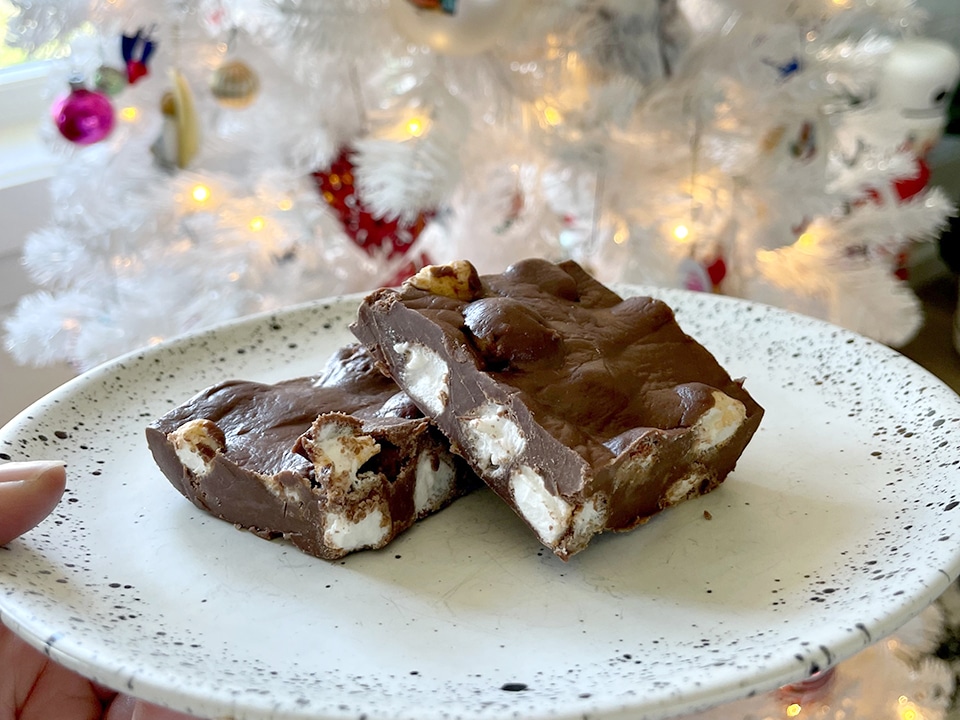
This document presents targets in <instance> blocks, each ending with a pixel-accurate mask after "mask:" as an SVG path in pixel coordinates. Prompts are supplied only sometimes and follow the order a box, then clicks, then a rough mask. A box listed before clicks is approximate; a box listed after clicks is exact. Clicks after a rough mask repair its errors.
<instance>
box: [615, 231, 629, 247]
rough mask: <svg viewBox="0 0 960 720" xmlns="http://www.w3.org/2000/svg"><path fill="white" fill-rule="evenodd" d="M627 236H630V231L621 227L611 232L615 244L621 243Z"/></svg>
mask: <svg viewBox="0 0 960 720" xmlns="http://www.w3.org/2000/svg"><path fill="white" fill-rule="evenodd" d="M629 237H630V233H628V232H627V231H626V230H624V229H623V228H620V229H619V230H617V231H616V232H615V233H614V234H613V241H614V242H615V243H616V244H617V245H623V244H624V243H625V242H626V241H627V239H628V238H629Z"/></svg>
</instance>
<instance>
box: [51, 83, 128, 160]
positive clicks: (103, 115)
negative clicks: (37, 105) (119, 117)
mask: <svg viewBox="0 0 960 720" xmlns="http://www.w3.org/2000/svg"><path fill="white" fill-rule="evenodd" d="M51 114H52V115H53V121H54V123H56V126H57V130H59V131H60V134H61V135H63V137H65V138H66V139H67V140H69V141H70V142H72V143H76V144H77V145H92V144H93V143H96V142H100V141H101V140H103V139H104V138H105V137H107V135H109V134H110V132H111V131H112V130H113V125H114V120H115V117H114V113H113V105H111V104H110V99H109V98H108V97H107V96H106V95H104V94H103V93H100V92H96V91H93V90H87V89H86V88H85V87H84V86H83V83H82V82H80V81H79V80H72V81H71V82H70V93H69V94H68V95H66V96H64V97H62V98H60V99H59V100H58V101H57V102H56V103H54V105H53V108H52V109H51Z"/></svg>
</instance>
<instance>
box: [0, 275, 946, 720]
mask: <svg viewBox="0 0 960 720" xmlns="http://www.w3.org/2000/svg"><path fill="white" fill-rule="evenodd" d="M651 292H652V293H653V294H657V295H660V296H661V297H663V298H664V299H666V300H667V301H668V302H669V303H670V304H671V305H672V306H673V307H674V308H675V309H676V311H677V316H678V319H679V320H680V323H681V325H682V326H683V327H684V328H685V329H686V330H687V332H689V333H690V334H692V335H693V336H694V337H696V338H697V339H698V340H700V341H701V342H702V343H704V344H705V345H706V346H707V347H708V348H710V349H711V350H712V351H713V352H714V353H715V354H716V355H717V357H718V359H719V360H720V361H721V363H722V364H723V365H725V366H726V367H727V368H728V370H729V371H730V372H731V374H732V375H734V376H743V377H745V378H746V379H747V382H746V384H747V387H748V389H749V390H750V391H751V392H752V393H753V394H754V396H755V397H756V398H757V399H758V400H759V402H760V403H761V404H762V405H764V406H765V407H766V410H767V414H766V417H765V418H764V421H763V424H762V426H761V428H760V430H759V432H758V433H757V435H756V436H755V438H754V440H753V442H752V444H751V445H750V446H749V447H748V448H747V450H746V452H745V454H744V456H743V457H742V459H741V461H740V464H739V466H738V467H737V469H736V471H735V472H734V473H733V474H732V475H731V476H730V477H729V479H728V480H727V482H726V483H725V484H724V485H723V486H722V487H721V488H720V489H718V490H717V491H715V492H714V493H712V494H710V495H709V496H707V497H704V498H700V499H697V500H694V501H691V502H688V503H686V504H684V505H681V506H679V507H676V508H674V509H671V510H669V511H667V512H665V513H663V514H661V515H660V516H658V517H657V518H655V519H653V520H652V521H651V522H649V523H648V524H647V525H645V526H643V527H641V528H640V529H638V530H637V531H635V532H633V533H629V534H624V535H612V536H604V537H601V538H599V539H597V540H596V541H595V542H594V543H593V544H592V545H591V546H590V547H589V548H588V549H587V550H586V551H584V552H583V553H581V554H580V555H577V556H575V557H574V558H573V559H572V560H571V561H570V562H568V563H563V562H561V561H560V560H558V559H557V558H555V557H554V556H553V555H551V554H550V553H549V552H546V551H544V550H543V549H542V548H541V547H540V546H539V545H538V543H537V542H536V540H535V539H534V538H533V536H532V534H531V533H530V532H528V531H527V530H526V528H525V527H523V526H522V525H521V523H520V522H519V520H517V518H515V517H514V516H513V515H512V514H511V513H510V511H509V510H507V509H506V507H504V506H502V504H501V503H500V502H499V501H497V500H496V498H494V497H493V496H492V494H490V493H489V492H486V491H480V492H478V493H476V494H474V495H472V496H470V497H467V498H465V499H463V500H461V501H458V502H457V503H455V504H454V505H453V506H452V507H450V508H448V509H447V510H445V511H444V512H442V513H440V514H438V515H436V516H434V517H432V518H430V519H428V520H426V521H425V522H423V523H421V524H420V525H418V526H417V527H415V528H414V529H413V530H411V531H410V532H408V533H407V534H406V535H404V536H403V537H401V538H400V539H399V540H398V541H396V542H395V543H393V544H392V545H391V546H389V547H388V548H386V549H385V550H383V551H379V552H368V553H361V554H357V555H353V556H350V557H348V558H346V559H345V560H343V561H340V562H336V563H328V562H325V561H323V560H318V559H315V558H312V557H309V556H307V555H304V554H302V553H300V552H298V551H297V550H295V549H294V548H293V547H292V546H290V545H288V544H286V543H284V542H283V541H274V542H266V541H263V540H261V539H259V538H256V537H254V536H253V535H251V534H248V533H244V532H241V531H238V530H236V529H234V528H233V527H232V526H231V525H229V524H227V523H224V522H220V521H218V520H216V519H213V518H211V517H208V516H206V515H205V514H203V513H202V512H200V511H199V510H197V509H196V508H194V507H193V506H192V505H191V504H190V503H188V502H187V501H186V500H185V499H184V498H183V497H181V496H180V495H179V494H178V493H177V492H176V491H175V490H174V489H173V488H172V487H171V486H170V485H169V484H168V483H167V481H166V480H165V479H164V477H163V476H162V475H161V474H160V472H159V471H158V470H157V469H156V467H155V466H154V464H153V462H152V460H151V457H150V454H149V452H148V450H147V447H146V443H145V441H144V433H143V429H144V426H145V425H146V424H147V423H149V422H150V421H151V420H152V419H153V418H155V417H157V416H159V415H160V414H162V413H163V412H165V411H166V410H168V409H170V408H171V407H173V406H174V405H176V404H179V403H180V402H182V401H183V400H185V399H186V398H187V397H188V396H190V395H191V394H193V393H194V392H195V391H197V390H200V389H201V388H203V387H205V386H207V385H210V384H213V383H215V382H218V381H220V380H223V379H226V378H228V377H238V378H247V379H255V380H261V381H268V382H269V381H277V380H281V379H285V378H289V377H293V376H297V375H305V374H309V373H312V372H314V371H316V370H317V369H318V368H319V367H321V365H322V364H323V362H324V361H325V359H326V357H327V356H328V355H329V354H330V353H331V352H332V351H333V350H334V349H335V348H336V347H338V346H339V345H340V344H342V343H344V342H346V341H348V340H350V333H349V332H348V330H347V324H348V323H349V322H350V321H351V320H352V318H353V314H354V310H355V307H356V304H357V299H356V298H348V299H336V300H330V301H327V302H321V303H317V304H312V305H309V306H305V307H299V308H293V309H290V310H288V311H284V312H279V313H276V314H273V315H268V316H261V317H256V318H253V319H249V320H245V321H241V322H239V323H235V324H231V325H228V326H224V327H222V328H219V329H216V330H213V331H211V332H207V333H204V334H200V335H197V336H193V337H188V338H185V339H181V340H177V341H172V342H170V343H168V344H165V345H160V346H157V347H155V348H152V349H150V350H146V351H144V352H141V353H136V354H133V355H130V356H127V357H124V358H122V359H120V360H118V361H116V362H112V363H110V364H107V365H105V366H103V367H100V368H98V369H96V370H94V371H92V372H90V373H87V374H86V375H84V376H82V377H80V378H78V379H77V380H75V381H73V382H71V383H69V384H67V385H65V386H63V387H62V388H60V389H59V390H57V391H56V392H54V393H52V394H51V395H49V396H47V397H46V398H45V399H43V400H41V401H40V402H39V403H37V404H36V405H34V406H33V407H31V408H29V409H28V410H26V411H25V412H24V413H22V414H21V415H19V416H18V417H17V418H16V419H15V420H14V421H13V422H11V423H10V424H9V425H7V426H6V427H5V428H4V429H3V430H2V431H0V453H2V459H4V460H28V459H40V458H63V459H65V460H66V461H67V462H68V463H69V467H68V470H69V484H68V489H67V492H66V495H65V497H64V499H63V502H62V503H61V504H60V506H59V507H58V508H57V510H56V511H55V512H54V513H53V515H51V516H50V517H49V518H48V519H47V520H46V521H44V522H43V523H42V524H41V525H40V526H39V527H37V528H36V529H35V530H34V531H31V532H30V533H28V534H27V535H25V536H24V537H23V538H21V539H19V540H17V541H14V542H13V543H11V544H10V545H9V546H8V547H7V548H6V549H0V613H2V618H3V621H4V622H5V623H7V624H9V625H10V626H11V627H12V628H13V629H14V630H15V631H16V632H18V633H19V634H20V635H22V636H23V637H25V638H26V639H27V640H28V641H29V642H31V643H32V644H34V645H35V646H37V647H39V648H42V649H43V650H44V651H45V652H47V653H49V654H50V655H51V656H52V657H53V658H55V659H56V660H58V661H60V662H62V663H64V664H66V665H68V666H69V667H71V668H74V669H76V670H78V671H80V672H82V673H85V674H87V675H89V676H91V677H93V678H95V679H96V680H98V681H100V682H104V683H106V684H108V685H111V686H113V687H116V688H119V689H122V690H124V691H126V692H129V693H132V694H135V695H139V696H141V697H144V698H147V699H149V700H153V701H156V702H160V703H162V704H165V705H168V706H171V707H173V708H176V709H179V710H185V711H192V712H194V713H197V714H201V715H208V716H217V717H222V716H229V717H235V718H258V719H265V718H397V719H409V720H430V719H440V718H475V719H482V718H500V717H506V716H516V717H524V718H584V717H595V718H599V717H603V718H626V717H631V718H637V717H645V718H654V717H662V716H667V715H672V714H677V713H682V712H686V711H692V710H695V709H698V708H702V707H705V706H708V705H711V704H715V703H718V702H722V701H724V700H729V699H734V698H738V697H742V696H746V695H747V694H749V693H751V692H754V691H762V690H766V689H771V688H774V687H776V686H778V685H780V684H783V683H786V682H790V681H796V680H798V679H801V678H804V677H806V676H808V675H809V674H811V673H813V672H816V671H817V670H822V669H824V668H826V667H828V666H830V665H831V664H834V663H836V662H838V661H839V660H841V659H843V658H844V657H847V656H849V655H852V654H853V653H855V652H856V651H857V650H859V649H861V648H863V647H864V646H866V645H868V644H869V643H872V642H874V641H876V640H877V639H878V638H880V637H882V636H883V635H885V634H887V633H889V632H892V631H893V630H895V629H896V628H897V627H898V626H900V625H901V624H902V623H903V622H905V621H906V620H908V619H909V618H910V617H912V616H913V615H915V614H916V613H918V612H919V611H920V610H921V609H923V608H924V607H925V606H926V605H927V604H928V603H930V602H931V601H932V600H933V599H934V598H935V597H936V596H937V595H938V594H939V593H941V592H942V591H943V590H944V589H945V588H946V587H947V585H948V583H950V582H951V580H952V579H954V578H955V577H956V576H957V573H958V570H960V562H958V556H960V509H958V508H957V506H958V502H960V497H958V493H960V490H958V488H960V465H958V458H960V449H958V442H957V439H958V437H960V398H958V396H957V395H956V394H954V393H953V392H952V391H951V390H949V389H948V388H946V387H945V386H944V385H943V384H941V383H940V382H939V381H938V380H937V379H935V378H934V377H933V376H931V375H929V374H928V373H927V372H926V371H924V370H922V369H920V368H918V367H917V366H916V365H914V364H912V363H911V362H910V361H908V360H906V359H904V358H903V357H902V356H900V355H899V354H897V353H895V352H893V351H891V350H889V349H887V348H885V347H883V346H881V345H878V344H876V343H872V342H870V341H867V340H864V339H862V338H860V337H858V336H855V335H853V334H850V333H847V332H845V331H843V330H839V329H837V328H835V327H832V326H829V325H826V324H823V323H821V322H818V321H816V320H811V319H807V318H804V317H800V316H796V315H792V314H788V313H786V312H783V311H780V310H776V309H772V308H769V307H765V306H759V305H754V304H750V303H746V302H741V301H736V300H731V299H728V298H722V297H717V296H713V295H706V294H690V293H685V292H681V291H651Z"/></svg>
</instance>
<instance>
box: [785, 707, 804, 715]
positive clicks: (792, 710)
mask: <svg viewBox="0 0 960 720" xmlns="http://www.w3.org/2000/svg"><path fill="white" fill-rule="evenodd" d="M802 711H803V707H801V706H800V704H799V703H793V704H791V705H787V709H786V711H785V712H786V713H787V717H792V718H793V717H796V716H797V715H799V714H800V713H801V712H802Z"/></svg>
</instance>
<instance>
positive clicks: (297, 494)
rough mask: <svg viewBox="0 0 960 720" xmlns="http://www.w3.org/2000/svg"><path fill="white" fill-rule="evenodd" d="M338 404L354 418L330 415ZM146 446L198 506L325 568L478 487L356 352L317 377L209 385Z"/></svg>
mask: <svg viewBox="0 0 960 720" xmlns="http://www.w3.org/2000/svg"><path fill="white" fill-rule="evenodd" d="M345 396H346V397H348V398H349V401H350V402H349V403H348V404H350V403H353V404H355V405H358V406H359V407H357V408H355V410H354V413H351V412H339V411H336V410H334V408H335V407H337V406H341V405H343V404H344V398H345ZM265 413H266V415H265ZM270 413H272V414H270ZM258 420H260V421H266V422H265V423H262V424H261V426H259V427H258V426H257V422H258ZM271 430H275V431H276V433H275V434H273V435H271V434H270V431H271ZM146 436H147V442H148V445H149V447H150V450H151V452H152V454H153V456H154V459H155V461H156V463H157V465H158V466H159V467H160V469H161V471H162V472H163V474H164V475H165V476H166V477H167V479H168V480H169V481H170V483H171V484H172V485H173V486H174V487H175V488H176V489H177V490H178V491H179V492H180V493H181V494H182V495H184V497H186V498H187V499H188V500H190V501H191V502H192V503H193V504H194V505H195V506H197V507H198V508H200V509H201V510H204V511H205V512H208V513H210V514H212V515H214V516H215V517H218V518H220V519H221V520H225V521H227V522H230V523H232V524H234V525H235V526H237V527H238V528H241V529H245V530H249V531H251V532H253V533H254V534H256V535H258V536H260V537H263V538H266V539H273V538H278V537H282V538H285V539H287V540H289V541H290V542H291V543H292V544H293V545H295V546H296V547H298V548H299V549H301V550H303V551H304V552H306V553H309V554H311V555H315V556H317V557H320V558H324V559H327V560H334V559H338V558H341V557H343V556H345V555H347V554H349V553H351V552H355V551H358V550H366V549H377V548H381V547H384V546H385V545H387V544H388V543H389V542H390V541H391V540H393V539H394V538H395V537H396V536H397V535H399V534H400V533H402V532H404V531H405V530H407V529H408V528H409V527H411V526H412V525H413V524H414V523H415V522H416V521H417V520H420V519H422V518H424V517H426V516H428V515H430V514H432V513H434V512H436V511H438V510H440V509H441V508H443V507H445V506H446V505H448V504H449V503H450V502H452V501H453V500H455V499H456V498H458V497H460V496H462V495H464V494H465V493H466V492H469V491H470V490H471V489H473V488H474V487H476V486H477V485H478V484H479V481H478V480H477V479H476V478H475V477H474V476H473V473H472V472H470V470H469V469H468V468H467V466H466V465H465V463H464V462H463V461H462V460H461V459H460V458H457V457H455V456H454V455H453V454H452V453H451V452H450V450H449V448H448V446H447V442H446V440H445V439H444V438H443V436H442V435H441V434H440V433H439V432H438V431H437V429H436V428H435V427H433V426H432V423H430V421H428V420H427V419H426V418H424V417H422V416H421V415H420V414H419V413H418V412H415V408H413V407H412V404H411V403H410V402H409V400H408V399H407V398H406V397H405V396H403V395H402V393H400V392H399V389H398V388H396V386H395V385H394V384H393V383H392V381H390V380H389V379H388V378H386V377H384V376H382V375H381V374H380V373H379V372H378V371H377V370H376V369H375V368H374V367H373V364H372V361H371V360H370V358H369V356H367V355H366V353H365V351H362V350H360V348H359V346H354V347H349V348H344V349H342V350H341V351H339V352H338V353H337V355H335V356H334V358H332V359H331V361H330V364H329V365H328V367H327V369H326V371H325V373H324V374H323V375H321V376H317V377H308V378H296V379H293V380H288V381H285V382H282V383H277V384H275V385H267V384H262V383H253V382H247V381H228V382H224V383H219V384H217V385H214V386H212V387H210V388H207V389H206V390H203V391H201V392H200V393H198V394H197V395H195V396H194V397H193V398H191V399H190V400H188V401H187V402H185V403H183V404H182V405H181V406H179V407H177V408H175V409H173V410H171V411H170V412H169V413H167V414H165V415H164V416H163V417H161V418H159V419H158V420H156V421H155V422H154V423H152V424H151V425H150V426H149V427H148V428H147V430H146ZM251 438H253V439H251ZM258 440H259V441H260V445H259V446H257V444H256V443H257V441H258ZM257 449H259V450H261V451H262V452H261V453H260V455H259V457H258V456H257V452H256V451H257Z"/></svg>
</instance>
